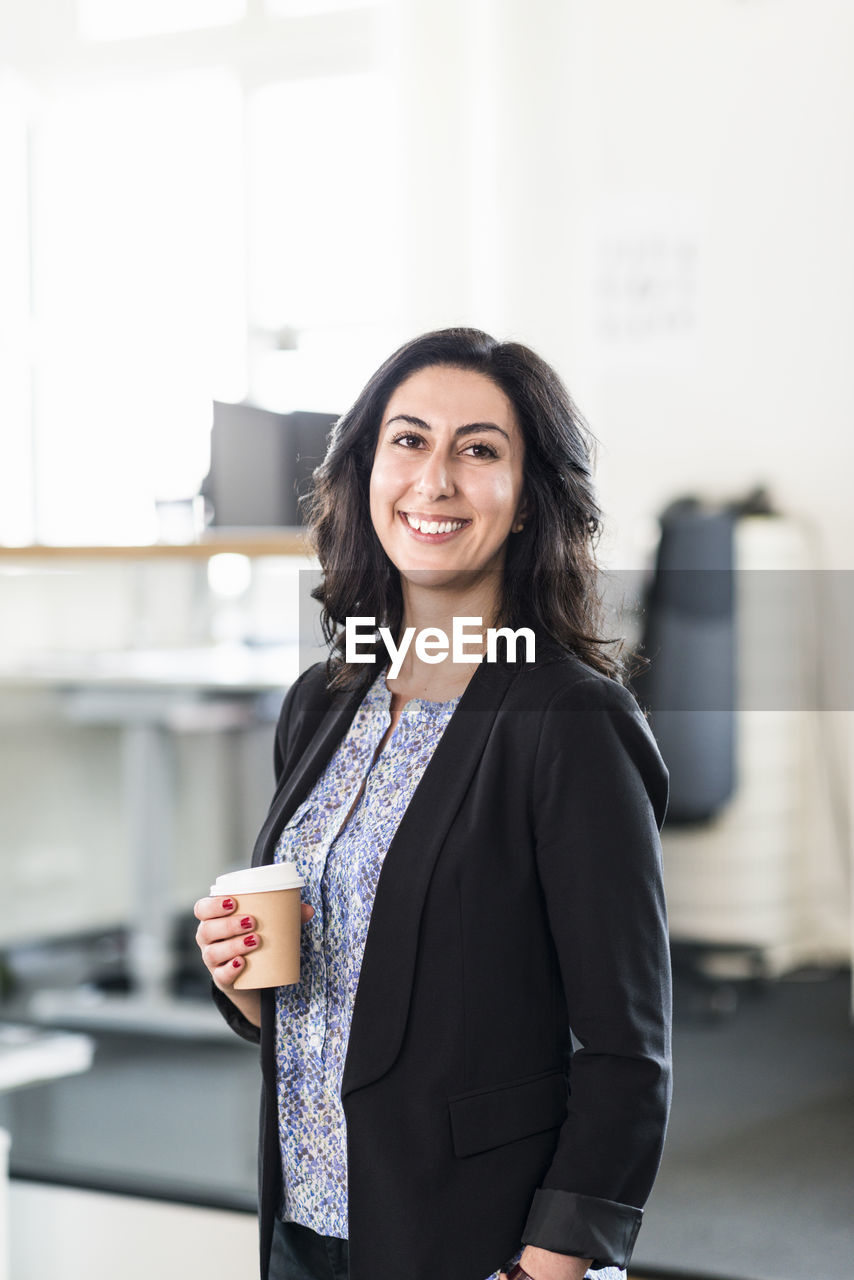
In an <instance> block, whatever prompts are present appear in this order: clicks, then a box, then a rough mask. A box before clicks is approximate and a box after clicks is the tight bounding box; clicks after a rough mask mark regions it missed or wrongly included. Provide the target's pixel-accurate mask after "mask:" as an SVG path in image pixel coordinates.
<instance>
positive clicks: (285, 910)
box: [211, 862, 305, 991]
mask: <svg viewBox="0 0 854 1280" xmlns="http://www.w3.org/2000/svg"><path fill="white" fill-rule="evenodd" d="M304 884H305V881H304V880H303V879H302V877H301V876H300V875H298V874H297V868H296V864H295V863H293V862H275V863H272V864H271V865H270V866H266V867H248V868H247V869H246V870H245V871H229V872H228V873H227V874H226V875H222V876H219V877H218V878H217V882H216V884H212V885H211V897H212V898H225V897H228V898H234V899H235V901H236V903H237V906H236V909H235V915H237V914H240V915H251V916H254V917H255V922H256V925H255V927H256V931H257V934H258V949H257V950H256V951H252V952H247V953H246V957H245V959H246V964H245V965H244V967H243V970H242V972H241V973H240V974H238V976H237V978H236V979H235V981H234V987H235V989H236V990H238V991H254V990H256V989H257V988H259V987H289V986H292V985H293V983H295V982H299V954H300V936H301V930H302V925H301V917H300V889H301V888H302V887H303V885H304Z"/></svg>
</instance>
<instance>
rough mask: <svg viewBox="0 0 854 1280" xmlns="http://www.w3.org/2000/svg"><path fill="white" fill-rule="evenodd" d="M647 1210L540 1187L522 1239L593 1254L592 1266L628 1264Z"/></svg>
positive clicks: (556, 1250) (541, 1246)
mask: <svg viewBox="0 0 854 1280" xmlns="http://www.w3.org/2000/svg"><path fill="white" fill-rule="evenodd" d="M642 1218H643V1210H642V1209H635V1208H633V1207H632V1206H631V1205H628V1204H618V1203H617V1202H616V1201H615V1200H601V1199H599V1197H598V1196H583V1195H579V1194H577V1193H576V1192H575V1191H556V1190H554V1189H552V1188H545V1187H540V1189H539V1190H538V1191H536V1192H535V1193H534V1200H533V1204H532V1205H531V1211H530V1213H529V1214H528V1221H527V1222H526V1223H525V1230H524V1231H523V1232H522V1243H523V1244H533V1245H536V1246H537V1248H539V1249H551V1250H552V1252H553V1253H568V1254H571V1255H572V1256H573V1257H576V1258H592V1259H593V1262H592V1264H591V1266H592V1269H593V1270H594V1271H595V1270H598V1269H599V1268H600V1267H627V1266H628V1264H629V1259H630V1258H631V1256H632V1250H633V1249H634V1247H635V1240H636V1239H637V1234H638V1232H639V1231H640V1225H641V1220H642Z"/></svg>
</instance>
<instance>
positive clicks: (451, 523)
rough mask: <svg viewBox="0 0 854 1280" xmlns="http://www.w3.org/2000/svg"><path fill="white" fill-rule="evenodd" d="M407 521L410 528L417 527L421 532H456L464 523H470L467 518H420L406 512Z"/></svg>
mask: <svg viewBox="0 0 854 1280" xmlns="http://www.w3.org/2000/svg"><path fill="white" fill-rule="evenodd" d="M406 522H407V524H408V525H409V527H410V529H417V530H418V532H419V533H454V532H455V531H456V530H457V529H462V527H463V525H464V524H468V521H467V520H443V521H442V522H441V523H440V522H439V521H438V520H418V519H417V518H416V517H415V516H411V515H410V514H409V512H407V513H406Z"/></svg>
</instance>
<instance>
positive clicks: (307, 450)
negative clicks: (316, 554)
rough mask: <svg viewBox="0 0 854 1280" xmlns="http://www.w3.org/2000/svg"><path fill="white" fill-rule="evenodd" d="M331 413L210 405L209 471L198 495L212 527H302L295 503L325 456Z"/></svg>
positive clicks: (251, 406)
mask: <svg viewBox="0 0 854 1280" xmlns="http://www.w3.org/2000/svg"><path fill="white" fill-rule="evenodd" d="M336 416H337V415H335V414H332V413H309V412H297V413H272V412H271V411H270V410H269V409H259V408H258V407H257V406H255V405H251V404H226V403H224V402H221V401H215V402H214V420H213V428H212V431H211V467H210V471H209V472H208V474H207V476H206V478H205V481H204V484H203V485H202V493H203V494H204V495H205V497H207V498H209V499H210V502H211V505H212V507H213V521H212V523H213V524H214V525H216V526H223V525H226V526H242V527H245V526H266V527H270V526H277V525H284V526H293V525H299V524H302V522H303V521H302V516H301V514H300V511H299V507H298V505H297V498H298V497H300V496H302V495H303V494H305V493H307V492H308V491H309V489H310V487H311V475H312V472H313V471H314V469H315V467H317V466H318V465H319V464H320V463H321V462H322V461H323V458H324V456H325V454H326V442H327V438H328V436H329V432H330V431H331V430H332V426H333V424H334V422H335V420H336Z"/></svg>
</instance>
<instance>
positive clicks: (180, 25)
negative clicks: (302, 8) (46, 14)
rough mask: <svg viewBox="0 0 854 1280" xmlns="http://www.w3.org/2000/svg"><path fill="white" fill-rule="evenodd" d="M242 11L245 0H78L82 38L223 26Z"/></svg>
mask: <svg viewBox="0 0 854 1280" xmlns="http://www.w3.org/2000/svg"><path fill="white" fill-rule="evenodd" d="M245 13H246V0H77V22H78V27H79V30H80V34H81V36H82V37H83V39H84V40H128V39H132V38H133V37H138V36H153V35H162V34H165V33H167V32H173V31H193V30H195V29H196V28H199V27H217V26H226V25H228V24H229V23H232V22H238V21H239V20H240V19H241V18H242V17H243V16H244V15H245Z"/></svg>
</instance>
